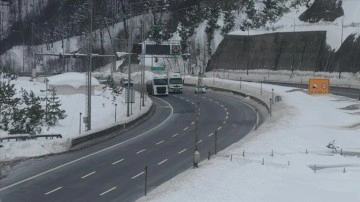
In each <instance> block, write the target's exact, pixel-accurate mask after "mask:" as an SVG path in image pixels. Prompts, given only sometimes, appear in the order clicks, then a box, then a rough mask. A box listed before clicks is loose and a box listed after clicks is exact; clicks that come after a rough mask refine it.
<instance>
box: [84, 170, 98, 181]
mask: <svg viewBox="0 0 360 202" xmlns="http://www.w3.org/2000/svg"><path fill="white" fill-rule="evenodd" d="M95 173H96V171H93V172H91V173H89V174H86V175H84V176H82V177H81V178H82V179H84V178H87V177H89V176H90V175H93V174H95Z"/></svg>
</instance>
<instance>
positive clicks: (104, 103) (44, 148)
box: [0, 74, 152, 162]
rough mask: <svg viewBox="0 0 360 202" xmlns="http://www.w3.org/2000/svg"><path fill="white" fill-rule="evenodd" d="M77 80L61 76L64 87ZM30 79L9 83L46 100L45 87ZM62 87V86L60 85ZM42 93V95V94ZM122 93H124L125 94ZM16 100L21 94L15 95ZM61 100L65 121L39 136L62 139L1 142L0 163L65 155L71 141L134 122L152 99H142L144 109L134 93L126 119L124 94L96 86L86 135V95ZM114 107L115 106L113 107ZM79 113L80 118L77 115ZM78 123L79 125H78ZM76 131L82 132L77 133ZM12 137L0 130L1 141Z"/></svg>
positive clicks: (76, 82)
mask: <svg viewBox="0 0 360 202" xmlns="http://www.w3.org/2000/svg"><path fill="white" fill-rule="evenodd" d="M78 75H80V78H78V79H72V80H71V81H70V80H69V78H68V74H62V75H60V76H61V77H63V79H60V80H62V81H63V82H64V83H63V84H64V85H72V84H71V82H73V85H72V86H78V85H79V82H80V83H82V84H84V83H85V75H84V74H78ZM29 80H30V78H25V77H20V78H18V79H17V80H16V81H12V83H13V84H15V88H16V89H17V91H20V89H21V88H23V89H25V90H27V91H30V90H32V91H33V92H34V93H35V95H36V96H40V97H45V92H44V90H45V89H46V84H45V83H43V82H42V81H40V82H39V81H34V82H31V81H29ZM60 84H61V83H60ZM41 91H43V92H41ZM124 92H125V91H124ZM18 96H20V94H19V93H18ZM57 96H58V97H59V100H61V104H62V106H61V107H60V108H61V109H64V110H65V111H66V114H67V117H66V118H65V119H63V120H59V123H58V124H56V125H55V126H54V127H51V128H50V129H48V128H47V127H46V126H44V127H42V132H41V134H61V135H62V138H61V139H51V140H50V139H49V140H46V139H45V138H39V139H37V140H27V141H15V140H10V141H3V142H1V143H0V144H1V145H2V146H3V147H1V148H0V162H1V161H11V160H16V159H22V158H27V157H34V156H41V155H47V154H53V153H59V152H64V151H67V150H68V149H69V147H70V145H71V140H72V139H73V138H76V137H79V136H82V135H86V134H89V133H92V132H94V131H99V130H102V129H105V128H109V127H111V126H114V125H118V124H123V123H127V122H129V121H131V120H134V119H136V118H138V117H139V116H141V115H142V114H144V113H146V112H147V111H148V110H149V109H150V107H151V105H152V101H151V99H149V98H147V99H145V106H143V107H141V109H140V106H139V104H140V103H139V100H140V99H139V98H140V94H139V93H138V92H136V93H135V103H133V104H132V105H131V106H132V107H131V113H132V114H131V116H129V117H127V104H126V103H125V93H122V94H120V95H114V94H112V93H111V91H110V90H108V89H107V90H104V89H102V85H100V86H98V87H97V88H96V90H95V94H94V95H93V96H91V103H92V130H90V131H88V132H85V124H84V123H83V120H82V118H81V117H84V116H86V100H87V97H86V95H85V94H71V95H59V94H58V95H57ZM115 104H117V106H116V107H115ZM115 110H116V122H115ZM80 113H82V116H81V115H80ZM80 121H81V123H80ZM79 130H80V131H81V132H79ZM7 136H11V135H9V134H8V133H7V132H5V131H3V130H0V137H7Z"/></svg>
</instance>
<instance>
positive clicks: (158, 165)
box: [157, 159, 168, 166]
mask: <svg viewBox="0 0 360 202" xmlns="http://www.w3.org/2000/svg"><path fill="white" fill-rule="evenodd" d="M167 160H168V159H165V160H163V161H161V162H159V163H158V164H157V165H158V166H159V165H161V164H163V163H165V162H166V161H167Z"/></svg>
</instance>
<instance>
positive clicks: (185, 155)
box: [0, 90, 257, 202]
mask: <svg viewBox="0 0 360 202" xmlns="http://www.w3.org/2000/svg"><path fill="white" fill-rule="evenodd" d="M152 99H153V102H154V104H155V105H156V110H155V113H154V115H153V116H152V117H151V118H150V119H148V120H147V121H145V122H144V123H142V124H141V125H139V126H138V127H135V128H133V129H131V130H129V131H127V132H126V133H124V134H122V135H120V136H117V137H115V138H112V139H109V140H107V141H104V142H102V143H99V144H96V145H94V146H91V147H87V148H85V149H81V150H78V151H74V152H67V153H63V154H60V155H54V156H49V157H41V158H34V159H29V160H26V161H23V162H21V163H19V164H18V165H17V166H16V167H15V169H14V171H13V172H11V174H10V175H9V176H8V177H7V178H5V179H2V180H0V201H1V202H8V201H9V202H20V201H21V202H24V201H87V202H90V201H134V200H136V199H137V198H139V197H141V196H143V195H144V193H145V177H147V178H146V179H147V191H151V190H152V189H153V188H155V187H156V186H158V185H160V184H161V183H163V182H165V181H167V180H169V179H171V178H172V177H174V176H175V175H177V174H179V173H181V172H183V171H184V170H186V169H189V168H191V167H192V159H193V153H194V146H195V131H196V123H195V120H196V117H195V115H196V113H195V109H196V94H194V93H193V92H192V91H190V90H189V91H187V92H185V93H183V94H171V95H169V96H166V97H152ZM199 117H200V119H199V120H200V122H199V127H198V129H199V137H198V142H197V144H198V148H199V151H200V153H201V155H202V159H203V160H204V159H206V158H207V155H208V153H209V152H211V153H212V154H213V153H214V150H215V133H214V132H215V131H217V138H216V139H217V150H218V151H220V150H222V149H224V148H226V147H227V146H229V145H231V144H232V143H234V142H236V141H238V140H240V139H241V138H243V137H244V136H245V135H246V134H248V133H249V132H250V131H251V130H253V128H254V125H255V121H256V119H257V115H256V114H255V112H254V110H253V109H252V108H251V107H250V106H249V105H247V104H245V103H242V102H240V101H239V100H236V99H234V98H231V97H227V96H224V95H221V96H220V95H218V94H216V93H214V92H211V91H209V92H208V93H206V94H202V95H200V110H199ZM200 166H201V163H200ZM145 167H147V172H145Z"/></svg>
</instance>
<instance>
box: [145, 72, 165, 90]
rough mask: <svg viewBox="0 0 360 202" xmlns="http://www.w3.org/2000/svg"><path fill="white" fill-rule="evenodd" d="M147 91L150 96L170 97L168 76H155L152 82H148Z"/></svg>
mask: <svg viewBox="0 0 360 202" xmlns="http://www.w3.org/2000/svg"><path fill="white" fill-rule="evenodd" d="M146 89H147V91H148V93H149V94H150V95H168V94H169V90H168V77H167V75H154V76H153V78H152V80H150V81H147V82H146Z"/></svg>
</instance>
